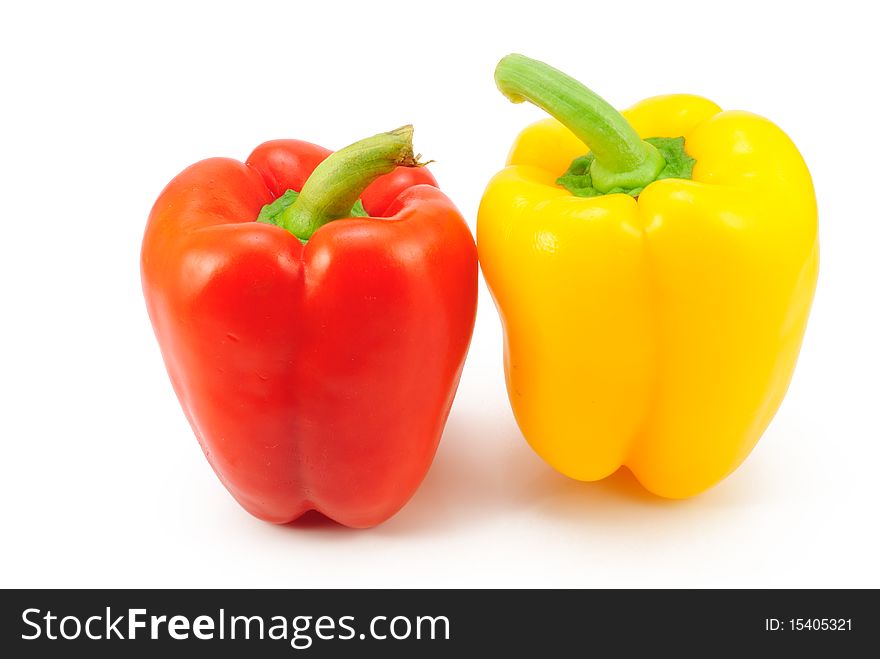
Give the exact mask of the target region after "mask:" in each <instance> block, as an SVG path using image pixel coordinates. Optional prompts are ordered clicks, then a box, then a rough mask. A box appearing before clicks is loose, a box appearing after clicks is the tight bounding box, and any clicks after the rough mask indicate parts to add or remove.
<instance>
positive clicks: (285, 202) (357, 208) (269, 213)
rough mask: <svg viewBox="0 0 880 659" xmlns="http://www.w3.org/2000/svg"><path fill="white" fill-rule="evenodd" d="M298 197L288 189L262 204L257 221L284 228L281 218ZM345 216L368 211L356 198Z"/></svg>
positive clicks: (362, 213) (362, 215)
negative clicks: (271, 200)
mask: <svg viewBox="0 0 880 659" xmlns="http://www.w3.org/2000/svg"><path fill="white" fill-rule="evenodd" d="M297 197H299V192H297V191H296V190H288V191H287V192H285V193H284V194H283V195H281V196H280V197H278V199H276V200H275V201H273V202H272V203H271V204H266V205H265V206H263V208H262V210H261V211H260V214H259V215H258V216H257V222H262V223H263V224H274V225H275V226H276V227H281V228H284V225H283V224H281V218H282V216H283V215H284V213H285V212H286V211H287V209H288V208H290V207H291V206H293V204H294V202H296V198H297ZM346 216H347V217H369V213H367V211H366V209H365V208H364V204H363V203H362V202H361V200H360V199H358V200H357V201H356V202H354V206H352V208H351V210H350V211H349V212H348V213H346ZM300 242H302V243H307V242H308V240H303V239H302V238H300Z"/></svg>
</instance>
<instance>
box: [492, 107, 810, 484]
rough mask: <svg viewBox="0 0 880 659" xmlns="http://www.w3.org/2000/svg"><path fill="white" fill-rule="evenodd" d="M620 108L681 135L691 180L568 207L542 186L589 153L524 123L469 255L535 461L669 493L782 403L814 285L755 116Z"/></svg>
mask: <svg viewBox="0 0 880 659" xmlns="http://www.w3.org/2000/svg"><path fill="white" fill-rule="evenodd" d="M623 114H624V116H625V117H626V120H627V121H628V122H629V124H631V126H632V127H633V128H634V129H635V131H636V132H637V133H638V135H639V136H640V137H641V138H643V139H644V138H647V137H677V136H684V137H685V148H686V151H687V152H688V153H689V154H690V155H691V156H692V157H693V158H695V159H696V164H695V166H694V168H693V174H692V180H683V179H675V178H670V179H665V180H655V181H654V182H651V183H649V184H648V185H647V186H646V187H645V188H644V189H643V190H642V192H641V193H640V194H638V197H637V198H634V197H633V196H629V195H627V194H605V195H601V196H595V197H590V198H583V197H575V196H573V195H572V194H571V193H570V192H569V191H568V190H566V189H564V188H563V187H560V186H559V185H557V184H556V183H555V181H556V179H557V177H558V176H559V175H560V174H561V173H562V172H564V171H565V170H566V168H567V167H568V165H569V163H571V162H572V160H573V159H574V158H576V157H578V156H582V155H584V154H585V153H587V152H588V151H589V150H590V148H589V147H588V146H587V145H586V144H585V143H584V142H583V141H581V140H580V139H578V137H576V136H575V135H574V134H573V133H572V132H571V131H570V130H569V129H568V128H566V127H565V126H564V125H562V124H561V123H560V122H559V121H557V120H556V119H545V120H542V121H539V122H537V123H536V124H534V125H532V126H530V127H528V128H526V129H525V130H524V131H523V132H522V133H521V134H520V135H519V137H518V138H517V139H516V141H515V143H514V145H513V149H512V150H511V152H510V156H509V158H508V163H507V167H506V168H505V169H504V170H502V171H501V172H500V173H498V174H497V175H496V176H495V177H494V178H493V179H492V181H491V182H490V183H489V185H488V188H487V189H486V192H485V196H484V198H483V200H482V204H481V206H480V211H479V217H478V222H477V244H478V250H479V257H480V263H481V266H482V269H483V273H484V275H485V277H486V281H487V283H488V285H489V288H490V290H491V292H492V295H493V297H494V299H495V302H496V305H497V307H498V310H499V313H500V316H501V320H502V324H503V328H504V333H505V346H504V348H505V349H504V364H505V374H506V379H507V387H508V393H509V397H510V401H511V404H512V407H513V410H514V413H515V416H516V419H517V422H518V424H519V426H520V428H521V430H522V432H523V434H524V436H525V437H526V439H527V440H528V441H529V443H530V444H531V446H532V447H533V448H534V450H535V451H536V452H537V453H538V454H539V455H540V456H541V457H543V458H544V459H545V460H546V461H547V462H548V463H549V464H550V465H552V466H553V467H555V468H556V469H557V470H558V471H560V472H562V473H563V474H566V475H568V476H570V477H572V478H575V479H579V480H585V481H593V480H598V479H601V478H604V477H606V476H608V475H610V474H612V473H613V472H615V471H616V470H617V469H618V468H619V467H621V466H622V465H625V466H627V467H628V468H629V469H630V470H631V471H632V472H633V473H634V475H635V476H636V477H637V479H638V480H639V481H640V482H641V483H642V484H643V485H644V487H646V488H647V489H648V490H650V491H651V492H654V493H656V494H658V495H661V496H664V497H670V498H683V497H689V496H691V495H694V494H697V493H699V492H702V491H704V490H706V489H707V488H709V487H711V486H712V485H714V484H716V483H718V482H719V481H720V480H721V479H723V478H724V477H725V476H726V475H728V474H729V473H730V472H731V471H733V470H734V469H735V468H736V467H737V466H738V465H739V464H740V463H741V462H742V461H743V460H744V459H745V458H746V456H748V454H749V452H750V451H751V450H752V448H753V447H754V446H755V443H756V442H757V441H758V439H759V438H760V436H761V434H762V433H763V431H764V429H765V428H766V427H767V425H768V423H769V422H770V420H771V419H772V417H773V415H774V414H775V412H776V410H777V408H778V407H779V405H780V403H781V401H782V399H783V396H784V395H785V392H786V389H787V387H788V384H789V381H790V379H791V377H792V372H793V370H794V367H795V361H796V359H797V356H798V352H799V349H800V346H801V340H802V338H803V335H804V330H805V327H806V323H807V316H808V313H809V310H810V305H811V302H812V299H813V292H814V289H815V286H816V278H817V272H818V240H817V210H816V201H815V195H814V192H813V185H812V182H811V178H810V174H809V172H808V171H807V168H806V166H805V164H804V161H803V159H802V158H801V156H800V154H799V153H798V150H797V149H796V148H795V145H794V144H793V143H792V142H791V140H790V139H789V138H788V137H787V136H786V135H785V134H784V133H783V132H782V131H781V130H780V129H779V128H777V127H776V126H775V125H773V124H772V123H770V122H769V121H767V120H766V119H763V118H761V117H759V116H756V115H754V114H750V113H747V112H737V111H728V112H725V111H722V110H721V109H720V108H719V107H718V106H717V105H715V104H714V103H712V102H711V101H708V100H706V99H704V98H700V97H697V96H689V95H673V96H661V97H656V98H650V99H648V100H645V101H642V102H640V103H638V104H637V105H635V106H634V107H632V108H631V109H629V110H627V111H625V112H624V113H623Z"/></svg>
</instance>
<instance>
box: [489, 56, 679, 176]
mask: <svg viewBox="0 0 880 659" xmlns="http://www.w3.org/2000/svg"><path fill="white" fill-rule="evenodd" d="M495 83H496V84H497V85H498V89H499V90H501V93H502V94H504V95H505V96H506V97H507V98H508V99H510V100H511V101H512V102H514V103H522V102H523V101H529V102H530V103H533V104H534V105H537V106H538V107H539V108H541V109H543V110H544V111H546V112H547V113H548V114H550V115H552V116H554V117H556V119H558V120H559V121H560V122H561V123H562V124H564V125H565V126H566V127H567V128H568V129H569V130H570V131H571V132H572V133H574V134H575V135H576V136H577V137H578V138H579V139H580V140H581V141H583V142H584V143H585V144H586V145H587V146H589V147H590V151H591V152H592V153H593V156H594V157H595V159H594V160H593V163H592V164H591V166H590V174H591V175H592V177H593V185H594V186H595V188H596V189H597V190H600V191H602V192H607V191H608V190H612V189H616V188H638V187H642V186H645V185H647V184H648V183H651V182H652V181H654V180H655V179H656V178H657V175H658V174H659V173H660V171H661V170H662V169H663V167H664V166H665V165H666V162H665V161H664V159H663V156H662V155H660V152H659V151H657V149H656V148H654V147H653V146H652V145H651V144H648V143H647V142H645V141H644V140H642V139H641V138H640V137H639V136H638V134H637V133H636V131H635V130H634V129H633V127H632V126H630V125H629V122H627V120H626V119H625V118H624V117H623V115H622V114H620V113H619V112H618V111H617V110H615V109H614V108H613V107H611V106H610V105H609V104H608V103H607V102H606V101H605V100H604V99H602V98H601V97H599V96H598V95H597V94H595V93H594V92H593V91H591V90H589V89H588V88H587V87H585V86H584V85H582V84H581V83H580V82H578V81H577V80H575V79H574V78H571V77H570V76H567V75H566V74H564V73H562V71H558V70H556V69H554V68H553V67H552V66H549V65H547V64H544V63H543V62H539V61H538V60H533V59H531V58H528V57H525V56H523V55H516V54H513V55H508V56H507V57H505V58H504V59H502V60H501V61H500V62H499V63H498V67H497V68H496V69H495Z"/></svg>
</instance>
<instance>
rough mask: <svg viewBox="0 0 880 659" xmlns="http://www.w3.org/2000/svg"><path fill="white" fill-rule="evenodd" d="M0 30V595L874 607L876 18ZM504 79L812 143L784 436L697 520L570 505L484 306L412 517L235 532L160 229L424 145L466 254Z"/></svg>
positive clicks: (197, 8) (19, 24) (109, 19)
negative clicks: (806, 310) (852, 592)
mask: <svg viewBox="0 0 880 659" xmlns="http://www.w3.org/2000/svg"><path fill="white" fill-rule="evenodd" d="M11 4H12V3H5V4H4V8H3V9H2V10H0V12H2V15H0V62H2V65H0V66H2V69H0V70H2V79H0V108H2V109H0V112H2V121H0V137H2V143H0V145H2V149H0V182H2V183H0V185H2V195H0V219H2V228H0V286H2V306H0V309H2V321H0V359H2V361H0V369H2V380H0V387H2V392H0V393H2V397H0V400H2V414H0V438H2V445H0V446H2V458H0V469H2V478H0V501H2V506H3V508H2V522H0V528H2V531H0V536H2V543H0V554H2V560H0V585H2V586H4V587H11V586H20V587H36V586H126V587H128V586H132V587H134V586H287V587H304V586H361V585H369V586H699V587H701V586H772V587H776V586H854V587H860V586H873V587H878V586H880V570H878V563H877V556H878V552H880V534H878V513H877V509H878V503H880V486H878V483H880V424H878V418H877V408H878V403H880V387H878V373H880V355H878V347H877V346H878V337H880V315H878V297H880V296H878V286H880V276H878V275H880V258H878V254H880V212H878V210H877V208H878V207H877V201H876V199H875V197H876V195H875V189H876V187H877V186H878V183H880V170H878V168H877V163H878V162H880V159H878V158H880V141H878V134H877V120H876V113H877V95H876V91H875V87H876V85H875V84H874V82H873V75H874V71H873V70H874V68H875V65H876V64H877V63H878V62H880V50H878V46H877V39H876V35H875V34H874V32H875V30H874V28H873V26H872V22H871V21H870V20H869V19H868V17H866V16H862V8H863V7H866V6H865V5H860V4H857V3H853V4H852V5H851V6H849V7H848V8H847V3H842V2H838V3H835V4H834V6H833V7H828V5H827V3H821V5H823V6H825V7H826V8H827V9H825V10H820V9H816V8H812V6H811V5H808V4H806V3H798V4H796V5H795V4H793V5H792V6H791V7H790V8H785V7H782V6H780V7H777V6H776V5H775V4H773V3H768V2H743V1H741V0H740V1H738V2H735V3H734V2H731V3H728V4H726V5H724V6H723V7H713V6H711V4H710V3H700V2H693V3H675V2H670V1H669V0H666V1H664V2H650V3H638V4H640V5H641V6H636V4H637V3H632V2H630V3H620V6H622V5H623V4H625V5H626V8H625V9H623V8H621V9H619V10H617V11H614V10H613V7H614V6H617V5H618V3H598V4H595V5H594V4H593V3H590V2H586V1H585V0H581V1H580V2H575V3H564V2H553V3H546V2H544V3H541V2H536V1H535V0H530V1H528V2H523V3H518V2H512V1H507V2H503V3H497V4H492V5H490V3H482V2H468V3H463V4H462V5H456V4H455V3H451V2H450V3H436V2H431V3H423V2H415V1H412V0H410V1H408V2H385V3H382V2H370V3H351V6H346V5H345V4H344V3H339V2H307V3H275V4H269V3H261V2H248V3H236V5H238V6H236V5H233V4H231V3H230V4H226V3H219V2H211V3H204V4H197V3H180V2H175V3H171V4H167V5H166V4H162V3H158V2H152V3H144V4H143V6H142V7H140V8H130V7H128V6H126V5H127V3H107V4H105V5H96V4H93V3H87V2H76V3H58V4H57V5H49V4H44V3H39V2H32V3H15V8H10V5H11ZM780 4H781V3H780ZM245 5H246V6H245ZM817 5H818V3H817ZM511 51H519V52H523V53H525V54H528V55H531V56H533V57H537V58H540V59H544V60H546V61H548V62H550V63H552V64H554V65H556V66H558V67H559V68H562V69H564V70H566V71H568V72H570V73H572V74H573V75H575V76H577V77H579V78H580V79H581V80H583V81H584V82H585V83H587V84H588V85H590V86H591V87H592V88H594V89H596V90H597V91H599V92H600V93H601V94H603V95H604V96H605V97H606V98H607V99H608V100H610V101H611V102H612V103H613V104H615V105H617V106H619V107H624V106H626V105H629V104H631V103H633V102H635V101H636V100H638V99H640V98H643V97H646V96H650V95H654V94H659V93H667V92H679V91H686V92H692V93H698V94H701V95H704V96H707V97H709V98H711V99H713V100H715V101H716V102H717V103H719V104H720V105H722V107H726V108H742V109H749V110H752V111H754V112H757V113H760V114H763V115H765V116H767V117H769V118H771V119H772V120H774V121H776V122H777V123H778V124H780V125H781V126H782V127H783V128H784V129H785V130H786V131H787V132H788V133H789V134H790V135H791V137H792V138H793V139H794V141H795V142H796V143H797V144H798V145H799V147H800V149H801V151H802V153H803V155H804V157H805V158H806V160H807V163H808V164H809V166H810V168H811V170H812V172H813V175H814V179H815V184H816V189H817V194H818V196H819V207H820V225H821V241H822V267H821V274H820V281H819V290H818V293H817V296H816V301H815V306H814V309H813V315H812V318H811V321H810V326H809V330H808V332H807V336H806V340H805V343H804V346H803V351H802V357H801V360H800V363H799V366H798V368H797V371H796V373H795V378H794V381H793V384H792V386H791V389H790V391H789V395H788V397H787V399H786V401H785V403H784V405H783V406H782V409H781V410H780V412H779V414H778V415H777V417H776V419H775V421H774V422H773V424H772V425H771V427H770V428H769V430H768V431H767V433H766V434H765V436H764V438H763V439H762V440H761V442H760V443H759V445H758V447H757V449H756V450H755V451H754V453H753V454H752V456H751V457H750V458H749V459H748V460H747V462H746V463H745V464H744V465H743V466H742V467H741V468H740V469H739V470H738V471H737V472H736V473H734V474H733V475H732V476H731V477H730V478H728V479H727V480H726V481H725V482H723V483H722V484H721V485H719V486H717V487H716V488H715V489H713V490H711V491H710V492H708V493H706V494H704V495H702V496H700V497H698V498H695V499H692V500H688V501H684V502H669V501H663V500H659V499H657V498H654V497H652V496H650V495H648V494H646V493H644V492H643V491H642V490H641V489H640V488H639V486H638V485H637V484H635V483H634V481H633V480H632V478H631V477H629V476H628V475H626V474H618V475H616V476H615V477H612V478H611V479H609V480H607V481H605V482H601V483H593V484H585V483H577V482H574V481H570V480H567V479H566V478H564V477H563V476H560V475H558V474H556V473H555V472H553V471H552V470H551V469H550V468H549V467H547V466H545V465H544V463H543V462H541V460H540V459H538V458H537V457H536V456H535V455H534V454H533V453H532V452H531V450H530V449H529V448H528V447H527V445H526V443H525V442H524V440H523V439H522V437H521V436H520V434H519V432H518V430H517V428H516V426H515V424H514V421H513V418H512V415H511V412H510V409H509V407H508V403H507V398H506V394H505V391H504V385H503V375H502V361H501V359H502V358H501V331H500V326H499V323H498V319H497V316H496V313H495V308H494V306H493V304H492V301H491V299H490V297H489V295H488V293H487V291H486V289H485V287H484V286H483V284H482V283H481V289H480V311H479V316H478V319H477V326H476V331H475V334H474V340H473V344H472V347H471V352H470V357H469V359H468V363H467V366H466V368H465V372H464V377H463V379H462V383H461V388H460V390H459V393H458V397H457V399H456V402H455V406H454V408H453V411H452V415H451V417H450V419H449V424H448V427H447V429H446V433H445V435H444V437H443V440H442V442H441V444H440V449H439V452H438V454H437V458H436V460H435V463H434V466H433V468H432V469H431V471H430V473H429V474H428V476H427V478H426V480H425V482H424V484H423V486H422V488H421V489H420V490H419V491H418V493H417V494H416V495H415V497H414V498H413V499H412V501H411V502H410V503H409V505H407V506H406V507H405V508H404V509H403V511H401V512H400V513H399V514H398V515H397V516H396V517H394V518H393V519H392V520H390V521H389V522H387V523H385V524H384V525H382V526H380V527H378V528H376V529H373V530H368V531H352V530H348V529H345V528H342V527H338V526H335V525H333V524H330V523H327V522H315V521H311V522H309V523H307V524H300V525H298V526H294V527H290V526H288V527H277V526H272V525H269V524H265V523H263V522H260V521H258V520H256V519H254V518H252V517H250V516H248V515H247V514H246V513H245V512H243V511H242V510H241V509H240V508H239V507H238V505H237V504H236V503H235V502H234V501H233V500H232V498H231V497H230V496H229V495H228V494H227V493H226V491H225V490H224V489H223V487H222V486H221V485H220V483H219V482H218V481H217V479H216V478H215V476H214V474H213V473H212V472H211V470H210V468H209V467H208V465H207V463H206V461H205V459H204V457H203V456H202V454H201V451H200V450H199V448H198V445H197V443H196V441H195V439H194V437H193V435H192V433H191V431H190V429H189V427H188V425H187V423H186V421H185V419H184V416H183V414H182V413H181V411H180V408H179V406H178V404H177V401H176V399H175V397H174V394H173V392H172V389H171V386H170V384H169V382H168V379H167V376H166V374H165V371H164V368H163V365H162V362H161V358H160V355H159V351H158V348H157V346H156V342H155V339H154V337H153V334H152V330H151V327H150V324H149V321H148V319H147V315H146V311H145V307H144V303H143V298H142V295H141V290H140V280H139V265H138V258H139V248H140V239H141V236H142V232H143V228H144V224H145V221H146V217H147V213H148V212H149V209H150V206H151V205H152V202H153V200H154V199H155V197H156V196H157V194H158V193H159V191H160V190H161V189H162V187H163V186H164V185H165V183H166V182H167V181H168V180H169V179H170V178H171V177H172V176H174V175H175V174H176V173H177V172H178V171H180V170H181V169H182V168H184V167H185V166H187V165H188V164H190V163H192V162H194V161H196V160H199V159H201V158H204V157H208V156H214V155H228V156H233V157H238V158H242V159H243V158H244V157H245V156H247V154H248V153H249V152H250V150H251V149H252V148H253V147H254V146H256V145H257V144H259V143H260V142H262V141H264V140H267V139H272V138H278V137H298V138H302V139H307V140H310V141H314V142H318V143H321V144H324V145H325V146H328V147H331V148H339V147H341V146H344V145H345V144H348V143H350V142H352V141H354V140H356V139H359V138H361V137H364V136H367V135H372V134H374V133H376V132H379V131H382V130H388V129H391V128H393V127H396V126H398V125H401V124H404V123H409V122H412V123H414V124H415V126H416V147H417V149H418V150H420V151H421V152H422V153H423V154H424V155H425V157H428V158H433V159H435V160H436V164H434V165H432V170H433V171H434V173H435V175H436V176H437V178H438V179H439V181H440V184H441V186H442V187H443V188H444V190H445V191H446V192H447V194H449V196H450V197H451V198H452V199H453V200H455V202H456V203H457V204H458V206H459V208H460V209H461V211H462V212H463V214H464V215H465V217H466V218H467V219H468V221H469V223H470V224H471V226H472V228H473V223H474V219H475V216H476V210H477V206H478V203H479V199H480V195H481V193H482V190H483V188H484V186H485V184H486V182H487V181H488V179H489V177H490V176H491V175H492V174H493V173H494V172H495V171H496V170H498V169H499V168H500V167H501V166H502V164H503V161H504V157H505V154H506V152H507V149H508V148H509V145H510V143H511V141H512V139H513V137H514V135H515V134H516V132H517V131H518V130H519V129H520V128H522V127H523V126H525V125H526V124H528V123H529V122H531V121H532V120H535V119H537V118H539V117H540V116H541V113H540V112H539V111H538V110H536V109H535V108H531V107H526V106H522V105H521V106H514V105H511V104H510V103H508V102H507V101H506V100H505V99H504V98H503V97H502V96H501V95H500V94H499V93H498V92H497V91H496V90H495V87H494V84H493V81H492V72H493V68H494V65H495V63H496V61H497V60H498V59H499V58H500V57H501V56H502V55H504V54H506V53H508V52H511Z"/></svg>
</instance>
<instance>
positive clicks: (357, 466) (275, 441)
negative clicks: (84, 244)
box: [141, 126, 477, 527]
mask: <svg viewBox="0 0 880 659" xmlns="http://www.w3.org/2000/svg"><path fill="white" fill-rule="evenodd" d="M141 275H142V281H143V289H144V297H145V299H146V303H147V309H148V311H149V315H150V319H151V321H152V324H153V328H154V330H155V333H156V337H157V339H158V342H159V346H160V348H161V351H162V356H163V358H164V361H165V365H166V368H167V370H168V374H169V376H170V378H171V382H172V385H173V386H174V390H175V392H176V393H177V397H178V399H179V400H180V403H181V406H182V407H183V411H184V413H185V414H186V417H187V419H188V420H189V422H190V425H191V426H192V429H193V431H194V433H195V435H196V437H197V439H198V441H199V444H200V445H201V448H202V450H203V452H204V454H205V457H206V458H207V459H208V462H209V463H210V465H211V467H212V468H213V469H214V471H215V472H216V474H217V476H218V477H219V478H220V480H221V482H222V483H223V485H224V486H225V487H226V488H227V489H228V490H229V492H230V493H231V494H232V496H233V497H235V499H236V500H237V501H238V502H239V503H240V504H241V505H242V506H243V507H244V508H245V509H246V510H247V511H248V512H250V513H252V514H253V515H255V516H257V517H259V518H260V519H264V520H267V521H270V522H275V523H280V524H282V523H287V522H290V521H293V520H295V519H297V518H298V517H299V516H301V515H302V514H303V513H305V512H306V511H309V510H317V511H319V512H321V513H323V514H324V515H326V516H328V517H330V518H332V519H334V520H336V521H337V522H339V523H341V524H345V525H347V526H351V527H368V526H373V525H375V524H378V523H380V522H382V521H383V520H386V519H388V518H389V517H390V516H391V515H393V514H394V513H395V512H397V511H398V510H399V509H400V508H401V507H402V506H403V505H404V504H405V503H406V502H407V501H408V500H409V498H410V497H411V496H412V494H413V493H414V492H415V490H416V488H417V487H418V485H419V484H420V483H421V481H422V479H423V478H424V476H425V474H426V472H427V470H428V468H429V466H430V464H431V461H432V459H433V457H434V453H435V451H436V448H437V444H438V442H439V440H440V435H441V433H442V431H443V427H444V425H445V423H446V417H447V415H448V414H449V409H450V407H451V405H452V400H453V397H454V396H455V392H456V388H457V386H458V381H459V378H460V376H461V370H462V366H463V364H464V360H465V356H466V354H467V350H468V345H469V342H470V338H471V333H472V331H473V327H474V318H475V314H476V304H477V255H476V246H475V245H474V240H473V237H472V235H471V233H470V230H469V229H468V227H467V224H466V223H465V221H464V219H463V218H462V216H461V214H460V213H459V212H458V210H457V209H456V208H455V206H454V205H453V204H452V202H451V201H450V200H449V199H448V198H447V197H446V196H445V195H444V194H443V193H442V192H441V191H440V190H439V189H438V188H437V183H436V181H435V180H434V177H433V176H432V175H431V174H430V172H429V171H428V170H427V169H425V168H424V167H422V166H421V165H420V163H419V162H418V158H417V156H415V155H414V154H413V147H412V126H404V127H402V128H400V129H397V130H394V131H390V132H388V133H381V134H379V135H375V136H373V137H370V138H367V139H365V140H361V141H359V142H356V143H354V144H352V145H351V146H348V147H346V148H344V149H342V150H340V151H337V152H336V153H331V152H330V151H328V150H327V149H324V148H322V147H319V146H316V145H314V144H309V143H308V142H301V141H298V140H275V141H271V142H266V143H265V144H262V145H261V146H258V147H257V148H256V149H255V150H254V151H253V153H251V155H250V157H249V158H248V159H247V161H246V162H239V161H237V160H233V159H230V158H210V159H208V160H203V161H201V162H199V163H196V164H195V165H192V166H191V167H189V168H187V169H186V170H184V171H183V172H182V173H180V174H179V175H178V176H176V177H175V178H174V179H173V180H172V181H171V182H170V183H169V184H168V186H167V187H166V188H165V189H164V190H163V191H162V193H161V194H160V195H159V198H158V199H157V201H156V203H155V205H154V206H153V209H152V212H151V213H150V217H149V220H148V222H147V227H146V232H145V234H144V240H143V247H142V252H141Z"/></svg>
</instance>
